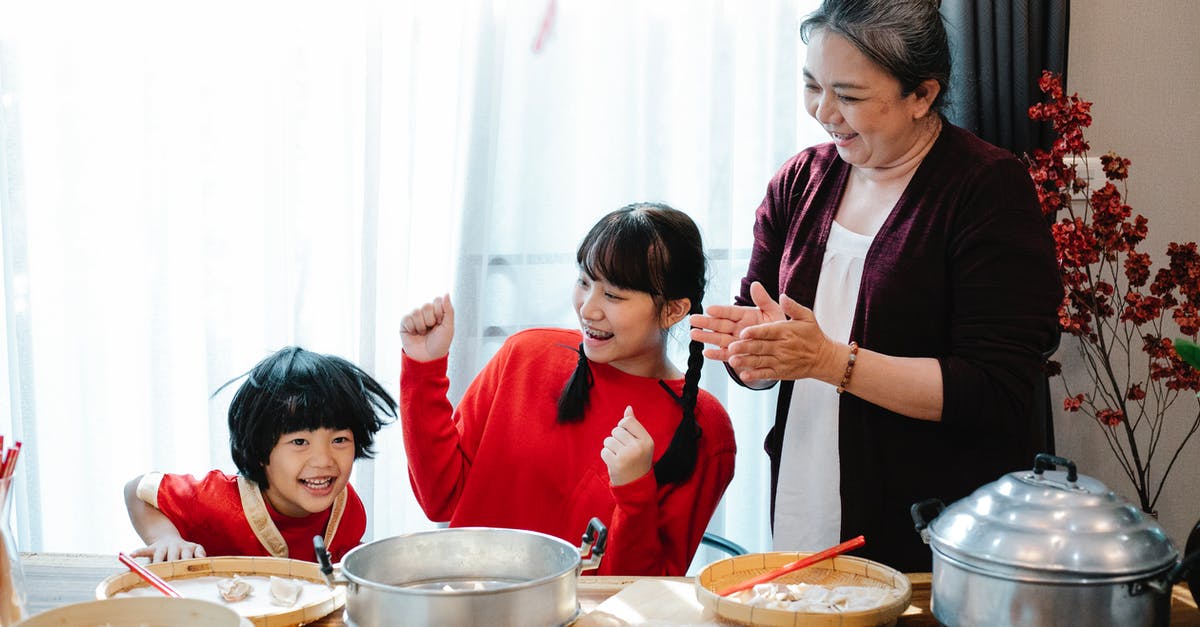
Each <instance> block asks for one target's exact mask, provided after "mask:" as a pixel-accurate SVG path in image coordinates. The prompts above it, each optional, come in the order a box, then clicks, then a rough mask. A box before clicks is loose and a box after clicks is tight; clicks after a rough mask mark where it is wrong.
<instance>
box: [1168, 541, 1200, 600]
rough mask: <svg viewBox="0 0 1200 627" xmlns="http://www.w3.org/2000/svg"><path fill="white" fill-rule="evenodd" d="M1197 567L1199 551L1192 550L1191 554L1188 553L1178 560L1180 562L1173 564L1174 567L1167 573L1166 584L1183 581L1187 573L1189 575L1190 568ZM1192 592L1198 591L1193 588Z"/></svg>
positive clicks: (1199, 559)
mask: <svg viewBox="0 0 1200 627" xmlns="http://www.w3.org/2000/svg"><path fill="white" fill-rule="evenodd" d="M1197 567H1200V551H1193V552H1192V554H1191V555H1188V556H1187V557H1185V558H1183V559H1182V560H1180V562H1179V563H1178V564H1176V565H1175V568H1172V569H1171V572H1169V573H1167V584H1168V585H1169V586H1174V585H1175V584H1177V583H1179V582H1181V581H1183V580H1184V579H1186V578H1187V576H1188V575H1191V574H1192V570H1193V569H1195V568H1197ZM1192 592H1193V594H1195V593H1197V592H1198V591H1195V590H1193V591H1192Z"/></svg>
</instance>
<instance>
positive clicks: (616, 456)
mask: <svg viewBox="0 0 1200 627" xmlns="http://www.w3.org/2000/svg"><path fill="white" fill-rule="evenodd" d="M600 458H601V459H603V460H604V463H605V464H608V478H609V480H610V481H611V482H612V484H613V485H614V486H618V485H625V484H626V483H629V482H631V481H634V480H637V479H641V478H642V476H644V475H645V474H646V473H648V472H650V471H651V470H652V469H653V468H654V438H652V437H650V434H649V433H647V432H646V429H645V427H643V426H642V423H640V422H638V420H637V418H635V417H634V416H633V408H632V407H626V408H625V417H624V418H622V419H621V422H618V423H617V426H616V427H614V428H613V430H612V435H610V436H608V437H607V438H604V448H603V449H601V450H600Z"/></svg>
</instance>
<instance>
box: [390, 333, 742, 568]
mask: <svg viewBox="0 0 1200 627" xmlns="http://www.w3.org/2000/svg"><path fill="white" fill-rule="evenodd" d="M580 339H581V338H580V333H579V332H578V331H569V330H565V329H531V330H528V331H522V332H520V333H517V334H514V335H513V336H512V337H510V338H508V340H507V341H506V342H505V343H504V346H503V347H501V348H500V350H499V351H498V352H497V353H496V355H495V356H494V357H493V358H492V359H491V361H489V362H488V364H487V366H485V367H484V369H483V371H482V372H480V373H479V376H478V377H476V378H475V380H474V381H473V382H472V383H471V386H470V387H469V388H468V389H467V391H466V393H465V394H464V396H463V399H462V401H461V402H460V403H459V404H458V407H457V409H453V413H452V408H451V406H450V402H449V401H448V400H447V399H446V391H447V389H448V388H449V380H448V379H447V378H446V359H445V358H443V359H439V360H434V361H430V362H425V363H422V362H418V361H414V360H412V359H409V358H408V356H407V355H405V356H404V359H403V363H402V366H401V371H400V416H401V424H402V427H403V431H404V445H405V449H406V450H407V452H408V472H409V479H410V481H411V482H412V486H413V492H414V493H415V494H416V497H417V501H418V502H419V503H420V504H421V507H422V508H423V509H424V510H425V514H426V515H427V516H428V517H429V518H430V520H435V521H447V520H448V521H449V522H450V525H451V526H453V527H468V526H485V527H505V528H510V529H527V530H531V531H540V532H542V533H546V534H549V535H553V536H557V537H559V538H562V539H563V540H566V541H567V542H570V543H571V544H574V545H578V544H579V539H580V537H581V535H582V534H583V531H584V529H585V527H586V526H587V522H588V520H590V519H591V518H592V517H599V518H600V520H601V521H603V522H604V524H606V525H607V526H608V533H609V535H608V550H607V551H606V553H605V555H604V558H603V560H602V561H601V564H600V568H599V570H598V571H597V573H598V574H601V575H676V576H678V575H683V574H685V573H686V571H687V568H688V565H689V564H690V563H691V560H692V556H693V555H694V554H695V552H696V547H697V546H699V544H700V539H701V537H702V536H703V535H704V530H705V528H706V527H707V526H708V521H709V518H710V517H711V516H712V513H713V510H715V509H716V507H717V503H718V502H719V501H720V500H721V495H722V494H723V493H724V492H725V487H726V486H728V485H729V482H730V480H732V479H733V462H734V453H735V452H736V448H737V447H736V444H735V442H734V435H733V425H732V424H731V423H730V421H729V415H728V414H726V413H725V410H724V408H722V407H721V404H720V403H719V402H717V400H716V399H715V398H714V397H713V396H712V395H710V394H708V393H707V392H704V391H703V390H701V391H700V395H699V398H698V399H697V402H696V421H697V423H698V424H699V425H700V428H701V429H702V435H701V437H700V440H699V442H698V446H699V454H698V456H697V462H696V469H695V471H694V473H693V474H692V476H691V477H690V478H689V479H688V480H687V481H686V482H684V483H682V484H667V485H663V486H659V485H657V483H656V481H655V479H654V473H653V472H650V473H647V474H646V475H645V476H643V477H642V478H640V479H637V480H635V481H632V482H630V483H627V484H625V485H622V486H613V485H611V484H610V482H609V478H608V467H607V466H606V465H605V463H604V460H602V459H601V458H600V450H601V449H602V448H603V446H604V444H603V443H604V438H605V437H607V436H608V435H609V434H610V433H611V432H612V429H613V427H614V426H615V425H616V424H617V422H618V421H619V420H620V419H621V417H622V416H623V415H624V412H625V407H626V406H627V405H628V406H632V407H633V411H634V414H635V415H636V416H637V419H638V421H639V422H641V423H642V425H644V426H645V428H646V430H647V431H648V432H649V433H650V435H651V437H653V438H654V459H655V460H656V461H657V460H658V458H659V457H661V456H662V454H663V452H664V451H666V448H667V445H668V444H669V443H670V441H671V436H672V435H673V434H674V432H675V428H676V427H677V426H678V425H679V421H680V419H681V418H682V415H683V414H682V410H681V408H680V406H679V404H678V403H677V402H676V401H675V399H674V398H672V397H671V395H670V394H668V393H667V392H666V390H664V389H663V388H662V386H661V385H660V384H659V380H658V379H652V378H646V377H637V376H633V375H629V374H626V373H624V372H621V371H620V370H617V369H616V368H613V367H611V366H608V365H605V364H599V363H595V362H593V363H592V364H591V368H592V373H593V375H594V378H595V384H594V386H593V387H592V389H591V393H590V394H589V398H590V401H589V404H588V407H587V411H586V412H585V414H584V418H583V420H582V421H581V422H578V423H573V424H558V423H557V422H556V420H555V416H556V415H557V402H558V397H559V394H560V393H561V391H562V389H563V386H564V385H565V384H566V381H567V379H568V378H569V377H570V375H571V372H572V371H573V370H574V368H575V363H576V361H577V360H578V353H576V352H575V351H574V348H575V347H577V346H578V345H579V342H580ZM666 383H667V385H668V386H670V388H671V389H672V390H673V391H674V392H675V394H677V395H678V394H680V393H681V392H682V389H683V380H682V379H680V380H675V381H667V382H666Z"/></svg>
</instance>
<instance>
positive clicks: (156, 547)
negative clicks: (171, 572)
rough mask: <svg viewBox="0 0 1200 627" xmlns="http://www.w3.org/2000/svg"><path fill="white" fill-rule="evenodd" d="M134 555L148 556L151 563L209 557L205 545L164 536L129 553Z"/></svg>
mask: <svg viewBox="0 0 1200 627" xmlns="http://www.w3.org/2000/svg"><path fill="white" fill-rule="evenodd" d="M129 555H130V556H132V557H148V558H150V563H151V564H153V563H155V562H173V561H175V560H190V559H192V558H193V557H208V554H207V553H205V552H204V547H202V546H200V545H199V544H196V543H195V542H188V541H187V540H184V539H183V538H179V537H175V538H162V539H160V540H157V541H155V542H154V543H153V544H151V545H149V546H145V547H142V548H140V549H137V550H135V551H131V552H130V553H129Z"/></svg>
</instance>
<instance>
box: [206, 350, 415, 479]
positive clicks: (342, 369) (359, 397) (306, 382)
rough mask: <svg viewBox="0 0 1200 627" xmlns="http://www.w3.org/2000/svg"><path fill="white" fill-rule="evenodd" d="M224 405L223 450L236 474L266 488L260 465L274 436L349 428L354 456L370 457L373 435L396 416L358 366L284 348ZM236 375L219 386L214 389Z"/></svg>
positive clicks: (256, 369) (261, 364) (386, 398)
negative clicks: (226, 412) (225, 434)
mask: <svg viewBox="0 0 1200 627" xmlns="http://www.w3.org/2000/svg"><path fill="white" fill-rule="evenodd" d="M243 376H245V377H246V381H245V382H244V383H242V385H241V387H239V388H238V390H237V393H235V394H234V396H233V400H232V401H231V402H230V403H229V448H230V453H231V455H232V457H233V463H234V464H236V465H237V469H238V472H240V473H241V474H242V476H244V477H246V478H247V479H250V480H251V481H254V482H255V483H257V484H258V485H259V487H260V488H261V489H263V490H265V489H267V488H268V487H269V486H268V485H267V473H266V471H265V467H266V465H267V463H268V461H269V460H270V458H271V450H272V449H273V448H275V444H276V442H278V441H279V437H280V436H281V435H283V434H285V433H291V432H293V431H303V430H309V429H319V428H322V427H324V428H327V429H334V430H340V429H349V430H350V431H352V432H353V433H354V458H355V459H362V458H370V457H372V456H373V455H374V450H373V449H372V445H373V444H374V442H375V434H376V433H377V432H378V431H379V429H380V428H382V427H383V426H384V425H386V424H388V423H389V422H391V421H390V420H385V419H382V418H380V416H379V414H378V413H377V411H376V410H379V411H382V412H383V413H384V414H386V415H388V416H391V417H392V418H395V417H396V401H395V400H393V399H392V397H391V396H390V395H389V394H388V393H387V391H386V390H384V389H383V386H381V385H379V383H378V382H377V381H375V379H373V378H371V376H370V375H368V374H367V373H366V372H363V371H362V370H361V369H360V368H359V367H358V366H355V365H354V364H352V363H350V362H348V361H346V360H345V359H342V358H341V357H336V356H333V355H322V354H319V353H314V352H311V351H306V350H304V349H302V348H300V347H298V346H289V347H287V348H283V349H281V350H279V351H277V352H275V353H274V354H273V355H271V356H270V357H267V358H266V359H264V360H262V361H260V362H259V363H258V364H257V365H256V366H254V368H253V369H251V370H250V372H248V373H246V374H245V375H243ZM240 378H241V377H237V378H235V379H233V380H231V381H229V382H227V383H225V385H222V386H221V388H220V389H218V390H217V392H220V391H221V390H222V389H224V388H225V387H226V386H228V385H229V384H230V383H233V382H234V381H236V380H237V379H240Z"/></svg>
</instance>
